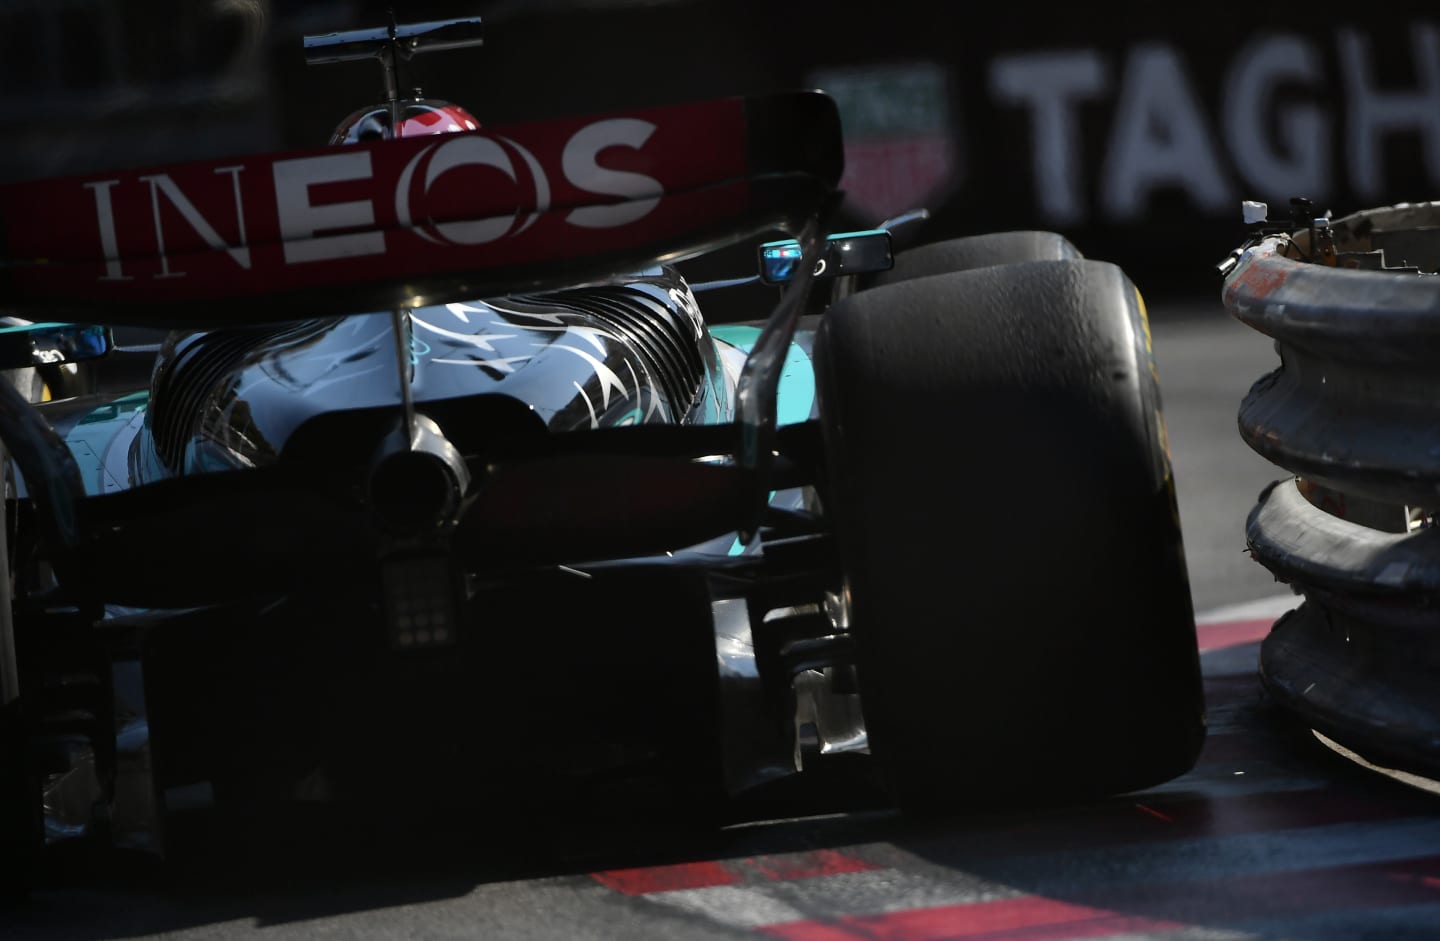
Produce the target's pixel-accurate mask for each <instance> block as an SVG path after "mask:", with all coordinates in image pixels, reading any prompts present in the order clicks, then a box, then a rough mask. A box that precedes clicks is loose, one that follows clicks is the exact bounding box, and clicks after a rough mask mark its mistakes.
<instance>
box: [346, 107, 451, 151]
mask: <svg viewBox="0 0 1440 941" xmlns="http://www.w3.org/2000/svg"><path fill="white" fill-rule="evenodd" d="M400 107H401V109H402V111H401V117H400V134H399V135H398V136H400V137H424V136H426V135H429V134H455V133H458V132H460V131H474V130H478V129H479V127H480V122H479V121H477V120H475V116H474V115H472V114H471V113H470V112H468V111H466V110H465V109H464V108H462V107H460V106H459V105H455V104H451V103H450V102H448V101H440V100H439V99H436V98H411V99H409V100H407V101H402V102H401V103H400ZM389 127H390V106H389V105H383V104H382V105H371V106H370V107H367V108H361V109H360V110H359V111H356V112H355V113H354V114H352V115H350V116H349V117H348V118H346V119H345V120H344V121H341V122H340V126H339V127H337V128H336V129H335V133H334V134H332V135H330V143H332V144H360V143H365V142H367V141H376V140H383V139H384V137H385V131H386V130H387V129H388V128H389Z"/></svg>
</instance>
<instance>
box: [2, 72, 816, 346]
mask: <svg viewBox="0 0 1440 941" xmlns="http://www.w3.org/2000/svg"><path fill="white" fill-rule="evenodd" d="M840 171H841V145H840V123H839V117H838V115H837V113H836V110H835V107H834V104H833V103H832V102H831V101H830V99H828V98H826V97H825V96H823V95H821V94H819V93H813V92H806V93H793V94H785V95H777V96H769V97H765V98H752V99H744V98H731V99H724V100H719V101H711V102H704V103H700V104H690V105H680V106H674V107H663V108H651V109H645V110H637V111H634V112H627V113H622V114H609V115H599V116H588V117H579V118H565V119H560V120H553V121H543V122H535V123H528V124H520V125H514V126H510V127H495V128H489V127H487V128H483V129H481V130H479V131H473V132H466V133H456V134H445V135H438V136H432V137H421V138H406V139H402V140H394V141H379V142H376V143H373V144H364V145H356V146H350V147H328V148H324V149H318V150H305V151H297V152H293V153H286V154H272V155H260V156H247V157H239V158H236V159H233V160H212V161H203V162H196V163H185V164H177V165H174V166H169V167H161V168H155V169H148V170H125V171H117V172H114V173H108V174H98V175H94V176H85V177H70V178H65V179H57V180H43V181H39V182H32V183H21V184H12V185H8V186H4V187H0V250H3V261H0V307H3V308H4V309H5V312H7V313H18V314H21V315H22V316H34V315H38V314H41V313H43V314H44V315H45V316H46V317H56V316H63V317H66V318H69V319H73V320H87V321H97V322H104V323H110V324H155V325H168V326H190V325H193V326H208V325H217V324H221V323H257V322H264V321H267V320H290V319H296V318H299V317H310V316H317V315H322V314H341V313H350V312H356V311H367V310H384V309H389V308H391V307H395V306H414V305H418V304H422V303H425V304H428V303H437V302H441V301H446V300H455V299H460V298H465V297H485V296H493V295H498V294H504V293H509V292H513V291H517V290H530V289H534V288H536V287H541V286H558V285H561V284H565V283H576V282H579V281H583V280H586V279H590V278H595V277H602V276H605V275H610V274H615V273H621V272H624V271H627V270H634V269H636V268H639V267H643V266H645V265H647V264H650V263H653V262H654V261H656V260H666V259H672V258H677V257H683V256H686V255H693V254H696V253H698V252H701V251H705V250H707V249H709V248H713V247H716V246H718V245H720V244H724V243H727V242H730V241H734V240H737V239H741V238H746V237H749V236H753V235H758V234H760V233H763V232H766V231H769V230H773V229H775V228H781V229H794V228H797V227H798V226H799V225H801V224H803V222H804V221H805V219H807V218H808V217H809V216H810V215H812V214H813V213H814V212H815V211H816V210H817V209H818V208H819V207H820V206H821V205H822V204H823V202H824V201H825V199H826V198H827V196H828V194H829V193H830V192H831V191H832V190H833V188H834V187H835V185H836V183H837V182H838V181H839V178H840Z"/></svg>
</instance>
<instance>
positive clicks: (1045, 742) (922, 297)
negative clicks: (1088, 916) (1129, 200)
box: [815, 261, 1204, 810]
mask: <svg viewBox="0 0 1440 941" xmlns="http://www.w3.org/2000/svg"><path fill="white" fill-rule="evenodd" d="M1142 305H1143V302H1142V301H1141V300H1140V297H1139V295H1138V293H1137V292H1136V291H1135V289H1134V287H1133V285H1132V284H1131V283H1130V281H1129V280H1128V279H1127V278H1126V277H1125V275H1124V274H1123V273H1122V272H1121V271H1120V270H1119V269H1118V268H1116V267H1114V266H1113V265H1109V264H1104V263H1100V262H1092V261H1056V262H1035V263H1029V264H1021V265H1009V266H1002V267H991V268H983V269H977V270H973V271H964V272H958V273H951V274H944V275H937V276H934V277H926V278H918V279H914V280H909V281H904V282H901V283H896V284H891V285H887V286H884V287H880V288H876V289H873V290H869V291H862V292H860V293H858V294H855V295H853V296H851V297H849V298H846V299H845V300H843V301H841V302H839V303H837V304H836V305H835V306H834V307H832V308H831V309H830V311H829V312H828V313H827V314H826V315H825V319H824V320H823V321H822V323H821V326H820V330H819V335H818V338H817V343H816V350H815V361H816V364H817V365H816V370H817V376H816V378H817V384H818V393H819V397H820V413H821V421H822V424H823V426H824V431H825V445H826V454H827V460H826V466H827V480H826V482H825V486H824V488H823V492H822V497H823V499H824V505H825V508H826V512H827V514H828V515H829V517H830V518H831V520H832V523H833V526H834V529H835V532H836V536H837V540H838V543H839V549H840V554H841V558H842V561H843V564H844V568H845V570H846V574H847V577H848V578H849V580H850V585H851V591H852V599H853V604H854V610H853V624H854V628H853V629H854V630H855V632H856V639H857V644H858V648H859V656H860V661H859V682H860V690H861V695H862V701H863V704H864V711H865V718H866V724H867V728H868V729H869V733H870V743H871V749H872V751H873V753H874V755H875V758H876V760H877V762H878V763H879V765H880V768H881V771H882V774H883V775H884V777H885V779H886V780H887V783H888V784H889V786H890V787H891V789H892V791H893V792H894V793H895V795H896V797H897V799H898V800H899V802H900V803H901V805H902V806H907V807H910V808H912V809H931V810H934V809H939V810H944V809H949V808H953V807H956V806H958V805H960V804H961V803H963V802H964V801H966V800H972V799H985V800H999V801H1006V802H1008V801H1022V800H1053V799H1056V798H1057V797H1066V798H1068V797H1075V796H1086V795H1099V794H1108V793H1118V792H1121V791H1126V790H1131V789H1136V788H1140V787H1144V786H1148V785H1151V784H1155V783H1158V782H1160V781H1164V780H1167V779H1169V778H1171V777H1174V776H1176V775H1179V774H1181V773H1183V772H1185V771H1186V770H1188V769H1189V768H1190V767H1191V766H1192V765H1193V764H1194V761H1195V758H1196V756H1197V755H1198V753H1199V749H1200V746H1201V744H1202V742H1203V738H1204V706H1203V699H1202V693H1201V688H1200V676H1199V657H1198V654H1197V651H1196V642H1195V627H1194V617H1193V613H1192V611H1191V607H1190V594H1189V583H1188V580H1187V576H1186V571H1185V564H1184V554H1183V549H1182V546H1181V540H1180V529H1179V518H1178V512H1177V509H1176V503H1175V496H1174V488H1173V484H1172V481H1171V476H1170V468H1169V459H1168V454H1167V448H1166V443H1165V438H1164V426H1163V420H1162V418H1161V415H1160V400H1159V389H1158V382H1157V378H1156V375H1155V372H1154V368H1153V360H1152V357H1151V355H1150V351H1149V335H1148V324H1147V323H1146V321H1145V317H1144V312H1143V306H1142Z"/></svg>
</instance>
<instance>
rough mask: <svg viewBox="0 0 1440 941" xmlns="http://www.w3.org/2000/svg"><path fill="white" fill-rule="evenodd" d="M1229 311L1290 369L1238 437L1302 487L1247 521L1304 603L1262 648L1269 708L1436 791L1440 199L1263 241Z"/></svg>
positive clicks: (1439, 755)
mask: <svg viewBox="0 0 1440 941" xmlns="http://www.w3.org/2000/svg"><path fill="white" fill-rule="evenodd" d="M1221 268H1222V271H1225V273H1226V278H1225V288H1224V292H1223V298H1224V303H1225V307H1226V309H1227V310H1228V311H1229V312H1230V314H1231V315H1232V316H1234V317H1235V318H1236V319H1238V320H1240V321H1241V322H1242V323H1245V324H1247V325H1249V326H1250V327H1253V328H1254V329H1256V330H1258V331H1260V332H1261V333H1264V334H1266V335H1268V336H1270V337H1272V338H1274V340H1275V345H1276V350H1277V352H1278V353H1279V356H1280V360H1281V365H1280V368H1278V369H1277V370H1275V371H1274V372H1272V373H1270V374H1269V375H1266V376H1263V377H1262V378H1261V379H1260V380H1259V381H1257V382H1256V383H1255V384H1254V386H1253V387H1252V388H1251V389H1250V392H1249V394H1248V395H1247V396H1246V397H1245V400H1244V402H1243V403H1242V405H1241V407H1240V414H1239V425H1240V434H1241V436H1242V437H1243V438H1244V439H1245V442H1246V443H1247V444H1248V445H1249V446H1250V447H1251V448H1253V449H1254V450H1255V451H1256V452H1258V453H1259V454H1260V455H1261V456H1263V457H1265V458H1266V459H1268V460H1270V461H1271V462H1273V463H1275V464H1278V465H1279V466H1281V467H1283V468H1284V469H1286V470H1288V471H1291V472H1292V473H1293V474H1294V475H1295V476H1294V477H1291V478H1289V479H1285V480H1279V481H1276V482H1275V483H1273V484H1271V485H1270V486H1269V487H1268V488H1266V490H1265V491H1264V492H1263V493H1262V494H1261V495H1260V500H1259V503H1258V504H1257V505H1256V506H1255V508H1254V509H1253V510H1252V511H1251V512H1250V515H1249V518H1248V521H1247V524H1246V540H1247V542H1248V544H1249V548H1250V552H1251V555H1252V556H1253V557H1254V558H1255V559H1256V561H1258V562H1260V563H1261V564H1262V565H1264V566H1265V567H1266V568H1267V569H1269V570H1270V571H1271V572H1272V573H1274V575H1275V576H1276V578H1277V579H1279V580H1280V581H1282V582H1286V583H1288V584H1289V585H1290V586H1291V587H1292V588H1293V589H1294V590H1295V591H1296V592H1297V593H1300V594H1302V595H1304V598H1305V601H1304V604H1302V605H1301V606H1300V607H1299V609H1298V610H1296V611H1294V612H1291V613H1290V614H1289V615H1287V616H1286V617H1285V618H1283V619H1281V621H1280V622H1278V623H1277V624H1276V625H1275V627H1274V629H1273V630H1272V631H1271V633H1270V635H1269V636H1268V637H1267V638H1266V640H1265V641H1264V643H1263V644H1262V646H1261V655H1260V671H1261V676H1262V679H1263V681H1264V683H1265V686H1266V688H1267V689H1268V690H1269V692H1270V694H1271V695H1272V696H1273V697H1275V698H1276V699H1277V700H1278V701H1279V702H1280V704H1281V705H1283V706H1285V707H1286V708H1288V709H1290V710H1291V711H1293V712H1295V713H1297V714H1298V715H1299V716H1300V717H1301V718H1302V719H1304V720H1305V721H1307V722H1308V723H1309V724H1310V727H1311V728H1313V729H1315V730H1316V731H1319V732H1321V733H1322V734H1324V735H1326V736H1328V737H1329V738H1332V739H1334V740H1335V741H1337V742H1340V743H1341V744H1343V745H1345V746H1346V747H1348V748H1350V749H1352V750H1354V751H1355V752H1357V753H1359V754H1360V755H1361V756H1363V757H1365V758H1367V759H1369V760H1371V761H1372V762H1375V763H1377V764H1380V765H1384V766H1388V767H1394V768H1402V769H1405V770H1409V771H1413V772H1416V773H1420V774H1425V775H1428V776H1431V777H1440V683H1437V682H1436V676H1437V667H1440V525H1437V523H1440V275H1437V274H1436V271H1437V268H1440V202H1432V203H1421V204H1401V205H1396V206H1390V207H1385V208H1381V209H1372V210H1367V211H1365V212H1360V213H1356V214H1354V215H1351V216H1347V217H1345V218H1343V219H1340V220H1337V221H1334V222H1328V221H1327V220H1316V224H1315V225H1313V226H1310V227H1309V228H1308V229H1301V230H1299V231H1296V232H1292V233H1284V232H1281V233H1273V234H1269V235H1265V236H1262V237H1260V238H1258V239H1257V240H1255V241H1253V242H1252V243H1250V244H1248V245H1247V246H1246V247H1245V248H1243V249H1242V250H1240V251H1238V252H1237V253H1236V254H1234V255H1232V257H1231V259H1230V260H1229V261H1228V262H1227V263H1226V264H1223V265H1222V266H1221Z"/></svg>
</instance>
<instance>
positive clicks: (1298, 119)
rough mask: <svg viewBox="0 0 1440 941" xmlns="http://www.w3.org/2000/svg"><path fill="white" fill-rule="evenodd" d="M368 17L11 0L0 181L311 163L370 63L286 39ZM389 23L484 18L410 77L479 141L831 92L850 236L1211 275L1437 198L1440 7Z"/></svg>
mask: <svg viewBox="0 0 1440 941" xmlns="http://www.w3.org/2000/svg"><path fill="white" fill-rule="evenodd" d="M386 6H387V4H385V3H381V2H374V0H328V2H314V3H300V2H295V0H147V2H145V3H134V2H130V0H10V2H8V3H6V4H4V5H3V6H0V140H3V141H4V142H5V144H4V147H3V148H0V180H5V181H14V180H20V179H24V178H30V177H36V176H51V175H58V174H63V173H71V172H80V171H88V170H94V169H103V168H112V167H118V166H137V165H143V164H147V163H154V162H166V161H172V160H179V159H187V158H194V157H201V156H222V155H226V154H238V153H244V152H253V151H258V150H270V149H284V148H293V147H300V146H309V145H313V144H317V143H320V142H322V141H323V140H324V139H325V137H326V136H327V134H328V132H329V130H330V129H331V128H332V127H333V125H334V124H335V123H336V122H337V121H338V120H339V119H340V118H341V117H342V116H343V115H345V114H346V113H348V112H349V111H351V110H353V109H354V108H355V107H357V106H359V105H361V104H364V103H366V102H367V101H369V100H372V99H373V98H374V97H375V96H376V95H377V93H378V90H379V77H378V76H379V71H378V69H377V68H375V67H374V66H373V65H372V64H370V63H353V64H346V65H340V66H328V67H324V68H315V69H310V68H307V67H306V66H305V65H304V62H303V57H302V55H301V45H300V37H301V36H302V35H303V34H304V33H306V32H321V31H328V30H332V29H346V28H353V27H356V26H369V25H379V24H381V23H383V22H384V19H385V8H386ZM393 6H394V7H395V9H396V14H397V17H398V18H399V19H400V20H402V21H411V20H423V19H429V18H437V17H443V16H453V15H461V14H472V13H477V12H478V13H480V14H481V15H482V16H484V17H485V18H486V19H487V21H488V22H489V23H490V26H489V28H488V30H487V46H486V48H485V49H483V50H479V51H468V52H459V53H447V54H440V55H436V56H432V57H428V58H422V59H419V60H417V61H416V62H415V63H414V67H413V68H412V69H411V71H410V76H409V78H410V81H411V83H412V84H417V85H420V86H421V87H423V89H424V90H425V92H426V93H427V94H430V95H434V96H438V97H445V98H448V99H451V100H454V101H457V102H460V103H462V104H464V105H465V106H467V107H468V108H469V109H470V110H471V111H473V112H474V113H476V114H477V115H478V116H479V117H480V118H481V119H482V121H484V122H486V123H489V124H500V123H506V122H510V121H515V120H523V119H526V118H532V117H544V116H551V115H558V114H564V113H571V112H582V111H590V110H607V109H617V108H625V107H630V106H636V105H648V104H661V103H669V102H676V101H683V100H687V99H694V98H703V97H710V96H722V95H733V94H759V93H763V92H765V91H769V90H775V89H782V88H793V87H806V86H808V87H823V88H825V89H826V90H827V91H829V92H831V93H832V94H833V95H834V96H835V97H836V98H837V100H838V102H839V104H840V107H841V111H842V116H843V118H844V121H845V124H846V129H847V161H848V167H849V170H848V173H847V178H846V181H845V184H844V185H845V186H846V189H847V191H848V192H849V194H850V195H849V198H848V202H847V206H846V210H847V215H848V217H849V220H850V221H853V222H854V223H855V224H871V223H874V222H876V221H879V220H880V219H881V218H883V217H885V216H887V215H890V214H892V213H895V212H899V211H901V210H903V209H906V208H910V207H911V206H912V205H926V206H928V207H929V208H930V209H931V210H932V211H933V212H934V217H933V218H932V220H931V221H930V222H928V223H926V224H925V225H926V226H927V229H926V230H925V231H924V232H923V233H921V234H922V235H924V236H925V237H927V238H931V237H936V238H938V237H946V236H950V235H958V234H965V233H970V232H978V231H986V230H993V229H1001V228H1022V227H1042V228H1051V229H1057V230H1059V231H1062V232H1064V233H1066V234H1067V235H1069V236H1070V237H1071V238H1072V239H1074V240H1075V241H1076V242H1077V243H1079V244H1080V245H1081V247H1082V248H1084V249H1085V251H1086V252H1087V254H1090V255H1094V256H1099V257H1108V258H1111V259H1113V260H1116V261H1120V262H1121V263H1123V264H1125V265H1126V267H1127V268H1129V269H1130V270H1131V271H1132V273H1133V274H1135V275H1136V276H1137V279H1146V278H1148V279H1150V281H1151V282H1152V283H1154V282H1160V283H1163V284H1164V285H1170V286H1178V287H1189V286H1191V285H1196V286H1199V285H1203V284H1207V283H1209V282H1208V281H1207V279H1208V278H1209V277H1210V271H1209V266H1210V265H1212V264H1213V263H1214V262H1215V261H1217V260H1218V259H1219V258H1220V257H1221V256H1222V255H1223V254H1224V253H1225V252H1226V251H1228V250H1229V249H1230V248H1231V247H1233V246H1234V244H1236V243H1237V242H1238V241H1239V240H1240V239H1241V238H1242V227H1241V224H1240V212H1239V204H1240V201H1241V200H1242V199H1245V198H1255V199H1264V200H1269V201H1271V202H1272V204H1281V205H1283V204H1284V203H1285V201H1286V200H1288V198H1289V197H1291V196H1297V195H1304V196H1308V197H1310V198H1311V199H1313V200H1315V202H1316V203H1317V204H1318V205H1319V206H1321V207H1328V208H1332V209H1334V210H1335V211H1336V212H1337V214H1338V213H1343V212H1346V211H1350V210H1353V209H1357V208H1363V207H1366V206H1371V205H1376V204H1379V203H1383V202H1390V201H1398V200H1424V199H1428V198H1432V197H1440V12H1431V9H1430V8H1429V7H1428V6H1427V5H1423V4H1418V3H1417V4H1405V3H1389V4H1387V5H1386V6H1385V7H1384V9H1383V11H1381V10H1380V9H1379V8H1378V7H1376V8H1375V12H1373V13H1370V12H1367V11H1366V9H1365V8H1363V7H1358V6H1353V7H1351V8H1350V9H1349V10H1348V11H1346V12H1344V13H1343V14H1342V13H1339V12H1336V11H1332V10H1330V9H1329V8H1328V7H1326V6H1319V5H1313V4H1312V5H1294V4H1290V5H1285V4H1267V5H1259V4H1249V5H1241V4H1230V5H1217V6H1212V7H1208V8H1206V7H1197V6H1193V5H1192V6H1186V7H1184V8H1177V7H1175V6H1173V5H1161V4H1147V5H1143V6H1140V5H1124V4H1100V5H1079V4H1073V5H1068V6H1065V7H1063V8H1061V9H1060V11H1059V12H1058V13H1057V12H1056V10H1055V9H1053V8H1052V7H1051V5H1048V4H1047V5H1044V6H1041V5H1039V4H1018V3H1012V4H1004V3H988V4H984V5H979V4H969V3H938V2H931V3H917V2H911V0H890V2H888V3H884V4H881V3H875V2H866V3H851V2H828V3H821V2H792V3H789V4H781V3H775V2H764V3H761V2H712V0H689V2H685V0H680V2H623V0H598V2H583V0H580V2H577V0H528V2H527V0H513V2H510V0H496V2H489V3H485V2H479V3H477V2H470V3H463V4H461V3H454V2H439V0H435V2H408V3H407V2H403V0H396V2H395V3H394V4H393ZM1222 14H1224V15H1222Z"/></svg>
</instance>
